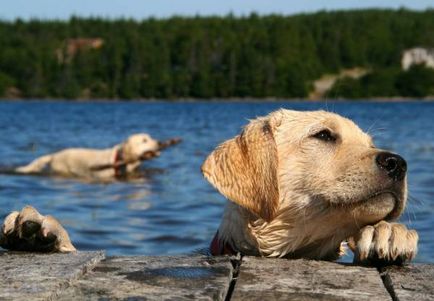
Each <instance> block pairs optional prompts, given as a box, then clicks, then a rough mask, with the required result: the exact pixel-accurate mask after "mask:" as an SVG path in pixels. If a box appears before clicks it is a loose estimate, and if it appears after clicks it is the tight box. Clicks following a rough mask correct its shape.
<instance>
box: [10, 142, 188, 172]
mask: <svg viewBox="0 0 434 301" xmlns="http://www.w3.org/2000/svg"><path fill="white" fill-rule="evenodd" d="M179 141H180V139H177V138H175V139H170V140H167V141H165V142H159V141H157V140H155V139H153V138H152V137H151V136H150V135H148V134H135V135H132V136H130V137H129V138H128V139H127V140H125V141H124V142H123V143H121V144H118V145H115V146H113V147H111V148H107V149H87V148H68V149H65V150H62V151H59V152H56V153H53V154H49V155H45V156H42V157H40V158H37V159H35V160H34V161H33V162H31V163H30V164H28V165H26V166H22V167H18V168H16V169H15V172H17V173H20V174H41V173H47V174H53V175H59V176H63V177H75V178H83V179H89V180H112V179H116V178H125V177H127V176H128V175H129V174H131V173H133V172H135V171H136V170H137V169H138V167H139V166H140V164H141V162H142V161H143V160H148V159H151V158H154V157H157V156H159V155H160V150H161V149H163V148H166V147H167V146H169V145H173V144H176V143H178V142H179Z"/></svg>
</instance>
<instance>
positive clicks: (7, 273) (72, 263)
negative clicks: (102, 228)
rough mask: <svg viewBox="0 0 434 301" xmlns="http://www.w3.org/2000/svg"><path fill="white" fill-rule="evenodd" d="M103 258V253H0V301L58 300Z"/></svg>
mask: <svg viewBox="0 0 434 301" xmlns="http://www.w3.org/2000/svg"><path fill="white" fill-rule="evenodd" d="M103 258H104V253H103V252H74V253H69V254H60V253H51V254H42V253H25V252H0V267H1V268H0V300H26V301H27V300H50V299H53V298H54V299H55V297H56V296H57V295H58V294H59V293H60V292H61V291H62V290H63V289H64V288H66V287H68V286H69V284H70V283H71V282H73V281H74V280H76V279H78V278H79V277H80V276H81V275H83V274H84V273H86V271H87V270H88V269H91V268H93V266H95V264H97V263H98V262H99V261H101V260H102V259H103Z"/></svg>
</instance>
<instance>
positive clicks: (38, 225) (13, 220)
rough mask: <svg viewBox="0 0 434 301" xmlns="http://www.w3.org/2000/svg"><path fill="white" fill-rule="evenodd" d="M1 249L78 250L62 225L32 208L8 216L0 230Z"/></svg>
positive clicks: (25, 208) (63, 251)
mask: <svg viewBox="0 0 434 301" xmlns="http://www.w3.org/2000/svg"><path fill="white" fill-rule="evenodd" d="M0 247H2V248H4V249H8V250H14V251H36V252H62V253H66V252H72V251H75V250H76V249H75V248H74V246H73V245H72V243H71V240H70V239H69V235H68V233H67V232H66V230H65V229H64V228H63V227H62V225H61V224H60V223H59V222H58V221H57V220H56V219H55V218H54V217H52V216H49V215H47V216H43V215H41V214H40V213H39V212H38V211H37V210H36V209H35V208H33V207H31V206H26V207H24V208H23V209H22V210H21V212H18V211H14V212H12V213H10V214H9V215H8V216H6V218H5V220H4V223H3V226H2V227H1V230H0Z"/></svg>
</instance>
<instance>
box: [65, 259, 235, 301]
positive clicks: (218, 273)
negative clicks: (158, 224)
mask: <svg viewBox="0 0 434 301" xmlns="http://www.w3.org/2000/svg"><path fill="white" fill-rule="evenodd" d="M231 280H232V265H231V263H230V259H229V257H206V256H161V257H160V256H150V257H145V256H137V257H129V256H122V257H111V258H108V259H106V260H104V261H102V262H101V263H100V264H99V265H98V266H97V267H96V268H95V269H94V270H93V271H91V272H89V273H87V274H86V275H85V276H84V277H83V278H82V279H80V280H78V281H77V282H76V283H75V284H73V285H72V286H71V287H70V288H68V289H67V290H65V291H64V293H63V294H61V295H60V296H59V300H71V299H79V300H80V299H103V300H105V299H110V300H112V299H128V300H163V299H164V300H224V299H225V296H226V293H227V291H228V289H229V285H230V282H231Z"/></svg>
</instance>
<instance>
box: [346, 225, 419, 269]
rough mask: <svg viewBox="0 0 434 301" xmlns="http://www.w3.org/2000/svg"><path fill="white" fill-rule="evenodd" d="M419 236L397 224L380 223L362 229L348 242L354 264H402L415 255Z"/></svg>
mask: <svg viewBox="0 0 434 301" xmlns="http://www.w3.org/2000/svg"><path fill="white" fill-rule="evenodd" d="M418 239H419V236H418V234H417V232H416V231H415V230H408V229H407V227H406V226H404V225H402V224H398V223H388V222H385V221H381V222H379V223H377V224H376V225H374V226H366V227H364V228H362V229H361V230H360V231H359V233H358V234H357V235H355V236H354V237H351V238H350V239H349V240H348V245H349V247H350V248H351V250H352V251H353V252H354V262H355V263H360V264H367V265H390V264H402V263H405V262H406V261H410V260H412V259H413V258H414V257H415V256H416V253H417V242H418Z"/></svg>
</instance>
